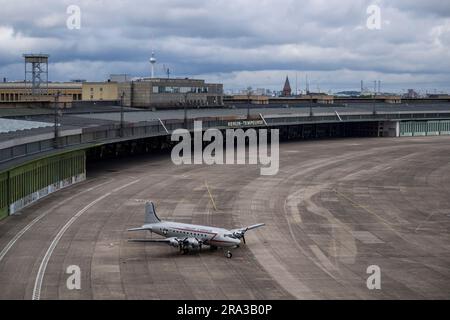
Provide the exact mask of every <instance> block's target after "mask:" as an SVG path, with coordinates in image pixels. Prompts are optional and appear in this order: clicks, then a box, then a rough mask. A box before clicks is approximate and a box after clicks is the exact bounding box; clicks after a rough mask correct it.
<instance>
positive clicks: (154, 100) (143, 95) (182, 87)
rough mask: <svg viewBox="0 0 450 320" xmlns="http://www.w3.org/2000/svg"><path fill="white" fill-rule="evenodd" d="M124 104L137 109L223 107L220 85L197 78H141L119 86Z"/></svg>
mask: <svg viewBox="0 0 450 320" xmlns="http://www.w3.org/2000/svg"><path fill="white" fill-rule="evenodd" d="M118 95H119V99H121V97H122V95H123V101H124V105H125V106H127V107H137V108H170V107H180V106H183V105H185V104H187V105H189V106H191V107H198V108H201V107H219V106H222V105H223V85H222V84H211V83H206V82H205V80H197V79H163V78H154V79H141V80H137V81H128V82H121V83H118Z"/></svg>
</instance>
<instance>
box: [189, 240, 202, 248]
mask: <svg viewBox="0 0 450 320" xmlns="http://www.w3.org/2000/svg"><path fill="white" fill-rule="evenodd" d="M186 242H187V245H188V247H189V248H191V249H198V248H200V246H201V244H200V241H198V240H197V239H193V238H190V239H187V240H186Z"/></svg>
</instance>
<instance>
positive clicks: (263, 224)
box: [231, 223, 266, 233]
mask: <svg viewBox="0 0 450 320" xmlns="http://www.w3.org/2000/svg"><path fill="white" fill-rule="evenodd" d="M265 225H266V224H265V223H260V224H255V225H253V226H249V227H246V228H241V229H234V230H231V232H232V233H246V232H247V231H250V230H254V229H258V228H261V227H264V226H265Z"/></svg>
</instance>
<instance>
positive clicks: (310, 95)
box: [309, 93, 314, 118]
mask: <svg viewBox="0 0 450 320" xmlns="http://www.w3.org/2000/svg"><path fill="white" fill-rule="evenodd" d="M309 116H310V117H311V118H312V117H313V116H314V113H313V98H312V94H311V93H310V94H309Z"/></svg>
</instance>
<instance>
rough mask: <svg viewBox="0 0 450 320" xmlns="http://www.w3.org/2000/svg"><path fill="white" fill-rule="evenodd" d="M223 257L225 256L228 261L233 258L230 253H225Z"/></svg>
mask: <svg viewBox="0 0 450 320" xmlns="http://www.w3.org/2000/svg"><path fill="white" fill-rule="evenodd" d="M225 256H226V257H227V258H228V259H231V258H233V254H232V253H231V251H227V252H226V254H225Z"/></svg>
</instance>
